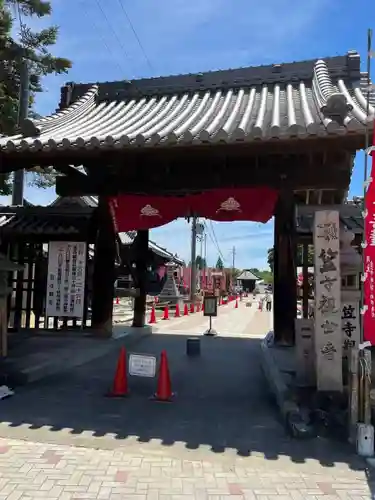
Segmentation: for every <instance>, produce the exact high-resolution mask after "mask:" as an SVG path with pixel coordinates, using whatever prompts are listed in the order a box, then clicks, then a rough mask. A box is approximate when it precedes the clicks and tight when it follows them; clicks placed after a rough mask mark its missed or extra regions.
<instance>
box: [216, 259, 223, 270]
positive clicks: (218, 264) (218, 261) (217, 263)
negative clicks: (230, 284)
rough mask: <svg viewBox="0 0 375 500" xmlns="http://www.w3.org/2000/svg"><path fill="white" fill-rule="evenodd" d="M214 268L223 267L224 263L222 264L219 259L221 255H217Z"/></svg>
mask: <svg viewBox="0 0 375 500" xmlns="http://www.w3.org/2000/svg"><path fill="white" fill-rule="evenodd" d="M215 268H216V269H224V264H223V261H222V259H221V257H220V256H219V257H218V259H217V261H216V266H215Z"/></svg>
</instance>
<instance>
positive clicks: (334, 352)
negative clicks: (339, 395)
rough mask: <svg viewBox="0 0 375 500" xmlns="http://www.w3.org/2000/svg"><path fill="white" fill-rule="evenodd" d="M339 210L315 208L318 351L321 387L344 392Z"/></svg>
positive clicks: (318, 376) (317, 360)
mask: <svg viewBox="0 0 375 500" xmlns="http://www.w3.org/2000/svg"><path fill="white" fill-rule="evenodd" d="M339 238H340V222H339V212H338V211H336V210H335V211H329V210H324V211H323V210H322V211H317V212H315V221H314V247H315V256H314V259H315V352H316V377H317V388H318V391H325V392H342V390H343V378H342V334H341V276H340V239H339Z"/></svg>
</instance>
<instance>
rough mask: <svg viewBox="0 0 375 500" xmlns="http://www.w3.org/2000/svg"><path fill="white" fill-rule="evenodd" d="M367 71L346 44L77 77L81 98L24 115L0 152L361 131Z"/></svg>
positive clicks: (74, 91) (76, 93) (374, 112)
mask: <svg viewBox="0 0 375 500" xmlns="http://www.w3.org/2000/svg"><path fill="white" fill-rule="evenodd" d="M366 78H367V77H366V75H364V74H361V73H360V57H359V55H358V54H357V53H356V52H349V53H348V54H347V55H346V56H340V57H333V58H327V59H324V60H323V59H320V60H314V61H305V62H300V63H290V64H280V65H273V66H262V67H258V68H240V69H237V70H227V71H217V72H211V73H203V74H198V75H180V76H176V77H165V78H155V79H145V80H138V81H137V80H136V81H131V82H114V83H103V84H95V85H75V84H71V86H70V91H69V92H70V94H71V95H72V96H73V98H76V101H75V102H74V103H72V104H70V106H68V107H67V108H66V109H62V110H61V111H58V112H57V113H56V114H54V115H52V116H48V117H46V118H42V119H40V120H30V119H29V120H26V121H25V122H24V124H23V126H22V127H21V129H22V133H21V134H19V135H16V136H13V137H4V138H0V151H1V150H2V151H4V152H14V151H30V152H38V151H46V152H51V151H55V150H57V151H64V150H72V149H73V150H77V151H79V150H81V149H82V148H88V149H96V148H102V149H111V148H120V149H121V148H127V147H132V146H153V145H160V146H161V145H164V146H166V145H177V144H181V145H188V144H200V143H216V142H224V143H230V142H234V141H244V140H255V139H262V140H269V139H275V138H281V139H282V138H295V137H314V136H327V135H331V134H342V133H350V132H354V133H358V132H360V133H363V132H364V125H365V123H366V97H365V96H366V92H365V91H364V86H365V84H366ZM65 90H66V89H65ZM69 92H68V93H69ZM374 95H375V94H374V93H372V94H371V99H370V102H371V105H370V114H371V120H372V119H373V118H374V116H375V109H374V105H375V99H374ZM67 102H68V103H69V100H68V101H67Z"/></svg>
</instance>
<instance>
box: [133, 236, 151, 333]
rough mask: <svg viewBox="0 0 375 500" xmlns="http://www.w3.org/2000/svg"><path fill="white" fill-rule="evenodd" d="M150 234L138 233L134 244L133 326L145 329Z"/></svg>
mask: <svg viewBox="0 0 375 500" xmlns="http://www.w3.org/2000/svg"><path fill="white" fill-rule="evenodd" d="M148 233H149V231H148V229H144V230H141V231H138V232H137V236H136V239H135V242H134V244H135V255H136V260H135V265H136V269H135V276H136V283H135V287H136V289H137V293H136V296H135V299H134V316H133V326H134V327H136V328H143V327H144V326H145V323H146V297H147V288H146V287H147V263H148V262H147V261H148Z"/></svg>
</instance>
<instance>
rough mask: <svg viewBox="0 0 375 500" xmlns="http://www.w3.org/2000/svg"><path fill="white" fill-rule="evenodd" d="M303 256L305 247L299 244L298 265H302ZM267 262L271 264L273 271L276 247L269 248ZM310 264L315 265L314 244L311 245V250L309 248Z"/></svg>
mask: <svg viewBox="0 0 375 500" xmlns="http://www.w3.org/2000/svg"><path fill="white" fill-rule="evenodd" d="M302 256H303V247H302V245H297V262H296V265H297V266H302ZM267 262H268V265H269V266H270V269H271V272H273V265H274V249H273V247H272V248H269V249H268V250H267ZM308 265H309V266H313V265H314V247H313V246H312V245H309V250H308Z"/></svg>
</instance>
